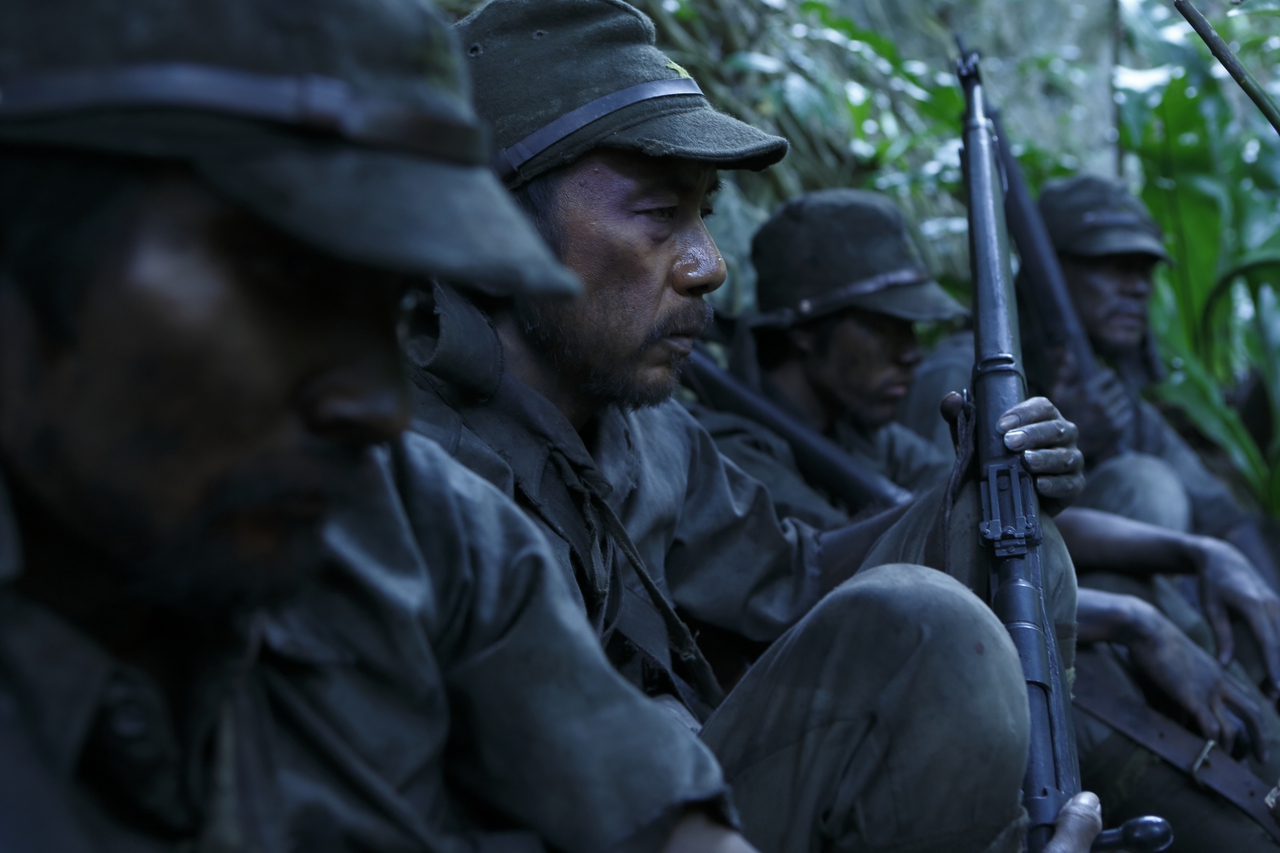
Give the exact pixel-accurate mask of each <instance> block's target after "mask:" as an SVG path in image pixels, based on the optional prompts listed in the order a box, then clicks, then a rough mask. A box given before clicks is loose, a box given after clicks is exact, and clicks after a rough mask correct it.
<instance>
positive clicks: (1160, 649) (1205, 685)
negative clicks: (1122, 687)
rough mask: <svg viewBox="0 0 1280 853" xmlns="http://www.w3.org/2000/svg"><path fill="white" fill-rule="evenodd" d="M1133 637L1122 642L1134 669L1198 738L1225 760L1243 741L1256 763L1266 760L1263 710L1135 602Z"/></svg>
mask: <svg viewBox="0 0 1280 853" xmlns="http://www.w3.org/2000/svg"><path fill="white" fill-rule="evenodd" d="M1134 613H1135V619H1134V623H1133V631H1132V634H1131V636H1130V637H1128V638H1127V640H1126V641H1125V642H1124V645H1126V646H1127V647H1128V649H1129V660H1130V661H1131V662H1132V663H1133V666H1134V668H1135V669H1136V670H1137V671H1138V672H1141V673H1142V674H1143V675H1145V676H1146V677H1147V678H1149V679H1150V680H1151V681H1152V682H1153V683H1154V684H1155V685H1156V686H1157V687H1159V688H1160V690H1161V691H1163V692H1164V694H1165V695H1166V696H1168V697H1169V698H1170V699H1173V700H1174V701H1175V702H1177V703H1178V705H1179V706H1180V707H1182V708H1183V709H1185V710H1186V711H1187V713H1189V714H1190V715H1191V717H1192V718H1193V719H1194V720H1195V722H1196V727H1197V728H1198V729H1199V730H1200V734H1202V735H1204V737H1206V738H1212V739H1213V740H1215V741H1217V742H1218V744H1219V745H1220V746H1221V747H1222V749H1223V750H1224V751H1225V752H1227V753H1228V754H1233V753H1236V740H1237V738H1239V737H1240V734H1241V732H1242V731H1243V732H1244V733H1245V734H1246V737H1245V738H1244V739H1243V740H1244V741H1245V742H1247V745H1248V746H1249V747H1250V749H1251V750H1252V751H1253V753H1254V755H1255V756H1256V757H1257V758H1258V760H1259V761H1266V760H1267V748H1266V743H1265V741H1264V739H1263V735H1262V732H1263V722H1262V709H1261V708H1259V707H1258V705H1257V703H1256V702H1254V701H1253V700H1252V699H1251V698H1250V697H1249V694H1248V693H1246V692H1245V690H1244V689H1243V688H1241V687H1240V686H1238V685H1237V684H1236V683H1235V682H1234V681H1232V680H1231V679H1230V678H1229V677H1228V676H1227V673H1226V671H1225V670H1224V669H1223V668H1222V666H1220V665H1219V664H1218V663H1217V662H1216V661H1214V659H1213V658H1212V657H1210V656H1209V654H1208V653H1207V652H1206V651H1205V650H1204V649H1202V648H1200V647H1199V646H1197V645H1196V644H1195V643H1193V642H1192V641H1191V638H1190V637H1188V636H1187V635H1186V634H1184V633H1183V632H1182V631H1181V630H1180V629H1179V628H1178V626H1176V625H1174V624H1173V623H1172V622H1170V621H1169V619H1168V618H1167V617H1166V616H1165V615H1164V614H1163V613H1161V612H1160V611H1159V610H1156V608H1154V607H1152V606H1151V605H1150V604H1147V603H1146V602H1145V601H1140V600H1135V601H1134Z"/></svg>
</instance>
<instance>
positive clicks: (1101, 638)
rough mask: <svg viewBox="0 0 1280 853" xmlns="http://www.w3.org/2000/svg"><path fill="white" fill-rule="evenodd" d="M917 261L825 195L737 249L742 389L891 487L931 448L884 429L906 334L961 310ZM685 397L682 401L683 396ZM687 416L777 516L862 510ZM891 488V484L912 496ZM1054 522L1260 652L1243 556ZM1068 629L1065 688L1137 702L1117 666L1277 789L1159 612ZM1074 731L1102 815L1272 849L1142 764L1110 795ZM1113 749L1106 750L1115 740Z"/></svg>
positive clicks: (714, 421)
mask: <svg viewBox="0 0 1280 853" xmlns="http://www.w3.org/2000/svg"><path fill="white" fill-rule="evenodd" d="M918 258H919V255H918V253H917V252H916V250H915V248H914V246H913V245H912V243H911V239H910V237H909V235H908V233H907V229H906V225H905V222H904V220H903V218H902V216H901V214H900V213H899V212H898V211H897V209H896V207H895V206H894V205H893V204H892V202H890V201H889V200H888V199H887V198H886V197H884V196H882V195H878V194H875V193H869V192H861V191H854V190H827V191H821V192H815V193H810V194H807V195H805V196H801V197H799V198H797V199H793V200H792V201H790V202H787V203H786V204H784V205H782V206H781V207H780V208H779V209H778V211H776V212H775V214H774V215H773V216H772V217H771V218H770V219H769V220H768V221H767V222H766V223H765V224H764V225H763V226H761V228H760V230H759V231H758V232H757V234H756V235H755V239H754V240H753V243H752V260H753V263H754V264H755V266H756V272H757V276H758V277H757V289H758V301H759V304H760V306H761V308H762V309H763V310H764V311H765V312H766V313H764V314H763V315H762V316H760V317H752V318H746V319H739V321H738V322H739V323H740V324H741V327H740V331H739V332H738V334H737V335H736V336H735V347H734V349H733V352H732V356H731V363H732V364H733V366H734V368H735V369H736V370H737V371H738V373H739V375H740V376H742V377H743V378H744V380H746V382H747V383H752V382H754V383H756V387H758V388H760V389H762V391H763V392H764V393H767V394H768V395H769V397H771V398H772V399H773V400H774V401H776V402H777V403H779V404H780V405H782V406H786V407H788V408H789V409H790V411H791V412H792V413H794V414H795V415H796V416H797V418H799V419H801V421H802V422H803V423H804V424H806V425H807V426H808V428H809V429H811V430H813V431H814V432H819V431H821V425H826V426H827V430H826V432H827V434H828V435H829V436H830V437H831V438H834V439H837V440H840V439H845V440H842V441H841V445H842V446H843V447H845V448H847V449H849V450H850V451H851V455H852V456H853V457H854V458H855V459H856V460H860V461H861V462H862V463H863V464H866V465H867V466H869V467H871V466H874V467H875V468H876V469H878V470H879V471H880V472H882V473H888V474H891V475H893V474H897V473H898V472H899V471H901V470H903V467H902V466H901V465H895V464H894V463H893V458H894V455H895V450H896V449H898V448H906V449H907V450H908V452H909V454H911V455H908V458H926V459H927V458H929V456H928V454H927V452H920V451H918V450H916V445H917V443H925V444H926V445H927V447H932V445H928V443H927V442H925V441H924V439H922V438H920V437H919V436H916V435H914V434H913V433H910V431H908V430H906V429H905V428H904V427H902V426H900V425H894V427H892V428H887V429H886V428H885V427H884V424H885V423H886V422H887V421H888V420H889V418H891V417H892V412H893V407H894V404H895V403H896V402H897V401H898V400H900V399H901V398H902V397H903V396H904V395H905V394H906V393H907V392H908V391H909V390H911V387H912V379H913V377H912V368H913V367H914V365H915V364H916V363H917V362H918V361H919V348H918V346H917V343H916V337H915V330H914V326H913V323H912V319H916V320H925V319H939V320H940V319H946V318H948V317H955V316H957V315H960V314H961V313H963V310H964V309H962V308H961V306H960V305H959V304H958V303H956V302H955V301H954V300H953V299H951V297H949V296H947V295H946V293H945V292H944V291H943V290H942V289H941V288H940V287H939V286H938V285H937V284H935V283H933V282H932V281H931V279H930V276H929V274H928V272H927V271H926V270H925V269H924V268H923V265H922V264H921V262H920V261H919V260H918ZM850 279H853V281H852V282H850V281H849V280H850ZM970 347H972V337H971V336H970ZM757 353H759V355H757ZM972 360H973V357H972V352H971V353H970V357H969V361H970V363H972ZM696 378H697V377H696V374H695V377H694V379H696ZM690 384H691V386H692V387H693V388H694V389H695V391H696V390H698V388H699V383H698V382H697V381H693V382H691V383H690ZM966 384H967V380H966ZM886 390H887V393H886ZM952 402H953V401H952ZM730 405H733V404H732V403H731V404H730ZM936 410H937V403H936V402H935V411H936ZM693 411H694V412H695V414H696V415H697V417H698V418H699V420H700V421H702V422H703V423H704V425H706V426H707V427H708V429H709V430H711V431H712V432H713V435H714V436H715V438H716V442H717V445H718V446H719V447H720V449H721V452H722V453H724V454H725V455H726V456H728V457H729V458H731V459H733V460H734V461H735V462H737V463H738V464H739V465H740V466H741V467H742V468H743V469H744V470H746V471H747V472H748V473H750V474H752V475H753V476H755V477H757V478H758V479H759V480H761V481H762V482H764V483H766V484H768V485H769V486H770V488H771V490H776V494H777V495H779V498H778V502H779V503H780V504H783V505H785V507H786V508H787V509H788V510H792V509H793V508H794V510H795V511H796V512H803V513H804V514H805V515H806V517H808V518H811V519H814V520H815V521H816V522H819V523H820V522H821V521H822V520H823V519H824V518H825V519H829V521H828V525H829V526H836V525H839V524H842V523H845V517H846V511H851V512H857V511H861V510H864V509H865V508H866V507H864V506H863V505H860V504H857V503H855V500H856V497H855V496H853V495H852V491H853V490H852V489H849V490H846V491H845V492H843V493H839V494H833V493H832V491H831V490H830V489H825V488H823V487H821V486H820V485H818V484H817V483H815V482H814V477H813V475H814V474H815V473H816V472H814V471H806V470H804V469H802V468H801V467H800V466H799V465H797V463H796V461H795V456H794V455H793V452H792V450H791V447H790V446H789V444H788V441H787V440H785V439H784V438H782V437H781V436H779V435H777V434H774V433H771V432H769V431H768V430H767V429H765V428H764V426H762V425H761V424H759V423H755V422H752V421H750V420H747V419H745V418H743V417H741V416H739V415H736V414H733V413H731V412H726V411H715V410H711V409H709V408H707V407H705V406H702V405H695V406H694V407H693ZM940 420H941V418H940ZM840 422H844V423H849V424H860V425H865V426H864V429H866V427H870V430H868V432H869V433H870V434H871V435H876V434H877V433H876V432H874V430H875V429H876V428H877V427H879V428H880V429H882V430H883V432H881V433H879V435H881V436H882V438H881V439H880V440H879V441H867V440H863V441H860V442H858V443H850V442H848V441H847V439H846V436H848V435H849V434H850V432H851V431H850V430H846V431H844V432H843V433H841V432H840V431H838V430H833V429H832V427H831V425H833V424H836V423H840ZM833 433H834V434H833ZM874 446H879V447H882V448H885V449H886V451H887V452H885V453H883V454H882V455H881V456H879V457H877V456H873V455H871V454H869V453H868V452H867V450H866V449H867V448H869V447H874ZM858 451H862V452H858ZM900 455H901V454H900ZM935 465H936V468H935V471H934V477H935V478H936V477H940V476H943V473H942V472H943V471H944V469H945V472H946V473H949V472H950V467H951V466H950V464H949V463H948V464H946V465H945V466H944V465H942V464H938V463H935ZM921 467H922V466H918V465H917V466H908V467H907V468H906V470H907V471H908V472H911V473H909V474H908V476H912V477H916V476H918V474H916V473H914V472H916V471H919V470H920V468H921ZM894 479H895V481H897V482H898V484H899V485H904V486H906V485H912V486H916V485H917V484H918V482H919V481H918V480H905V479H898V477H897V476H895V477H894ZM1056 521H1057V523H1058V526H1059V528H1060V529H1061V531H1062V535H1063V538H1064V540H1065V541H1066V543H1067V546H1068V548H1069V549H1070V551H1071V556H1072V559H1073V561H1074V562H1075V565H1076V567H1077V569H1078V570H1080V571H1084V572H1098V571H1109V572H1119V573H1124V574H1127V575H1129V576H1133V575H1135V574H1136V575H1137V576H1139V577H1149V576H1150V575H1152V574H1155V573H1157V572H1176V573H1185V572H1198V573H1199V574H1200V575H1201V581H1202V584H1203V588H1204V592H1205V595H1206V600H1208V601H1212V602H1213V603H1214V605H1215V607H1217V608H1220V609H1224V608H1226V607H1232V608H1236V609H1240V610H1243V611H1244V612H1245V613H1247V614H1249V615H1250V616H1255V617H1257V616H1262V617H1263V618H1262V621H1260V623H1259V625H1260V629H1261V631H1262V632H1263V634H1262V635H1263V636H1266V633H1265V632H1266V631H1267V630H1269V629H1271V627H1272V626H1271V623H1269V622H1267V621H1266V620H1265V612H1266V609H1267V606H1268V605H1269V604H1270V603H1271V602H1272V600H1273V599H1274V594H1272V593H1271V592H1270V590H1268V589H1267V588H1266V587H1265V584H1264V583H1263V582H1262V580H1261V579H1260V578H1259V577H1258V576H1257V573H1256V572H1255V571H1254V569H1253V567H1252V566H1251V565H1249V563H1248V561H1247V560H1246V559H1245V558H1244V556H1243V555H1241V554H1240V553H1239V552H1238V551H1236V550H1235V549H1234V548H1232V547H1231V546H1230V545H1227V544H1226V543H1223V542H1221V541H1219V540H1215V539H1212V538H1209V537H1195V536H1189V535H1185V534H1177V533H1173V532H1171V531H1167V530H1165V529H1163V528H1159V527H1154V526H1152V525H1147V524H1140V523H1135V522H1132V521H1130V520H1128V519H1125V518H1123V517H1119V516H1114V515H1109V514H1106V513H1101V512H1097V511H1090V510H1079V509H1075V508H1071V509H1067V510H1065V511H1063V512H1062V513H1060V514H1059V515H1058V516H1057V518H1056ZM1078 618H1079V625H1080V627H1079V630H1080V642H1081V644H1082V646H1086V647H1087V648H1086V649H1085V650H1084V652H1083V658H1082V659H1081V660H1080V661H1079V662H1078V663H1077V666H1076V669H1077V683H1080V680H1081V679H1084V680H1088V681H1092V680H1096V679H1097V678H1099V673H1098V670H1099V669H1102V670H1104V671H1105V672H1104V675H1106V676H1110V680H1109V681H1108V682H1107V689H1109V690H1112V691H1114V692H1120V693H1123V694H1124V695H1125V696H1126V697H1128V698H1129V699H1132V700H1136V701H1137V702H1139V703H1143V704H1145V700H1144V699H1143V694H1142V692H1141V691H1140V690H1139V689H1138V688H1137V686H1136V684H1135V682H1134V680H1133V677H1132V676H1129V675H1121V673H1123V672H1124V671H1127V670H1129V669H1130V668H1131V669H1132V670H1133V671H1134V672H1135V673H1136V674H1137V675H1138V677H1139V678H1140V679H1141V680H1142V681H1143V682H1144V683H1146V684H1148V685H1150V686H1154V687H1155V688H1156V689H1157V690H1158V692H1159V693H1160V694H1161V695H1162V700H1161V702H1160V706H1161V707H1168V708H1170V709H1171V710H1172V712H1173V713H1175V714H1179V715H1182V716H1185V717H1186V718H1187V720H1188V721H1189V725H1191V726H1192V727H1193V728H1196V729H1198V730H1199V731H1200V732H1201V733H1202V734H1203V735H1204V737H1206V738H1212V739H1214V740H1215V741H1216V742H1217V743H1218V744H1221V745H1223V746H1224V748H1225V750H1226V751H1227V752H1228V753H1230V752H1232V751H1233V747H1238V749H1237V755H1243V754H1244V753H1245V752H1247V751H1249V747H1252V752H1253V756H1252V758H1253V762H1254V763H1253V769H1254V770H1255V771H1256V772H1257V773H1258V774H1259V776H1261V777H1262V778H1264V779H1268V780H1270V779H1271V777H1273V776H1275V775H1277V774H1280V761H1275V760H1272V761H1269V762H1264V761H1263V760H1262V759H1263V758H1264V756H1266V754H1267V751H1268V750H1267V747H1268V746H1280V717H1277V715H1276V714H1275V712H1274V710H1273V709H1272V708H1270V707H1268V703H1267V702H1266V700H1265V698H1264V697H1262V696H1261V695H1260V694H1258V693H1257V691H1256V690H1250V689H1249V688H1248V687H1247V685H1246V684H1244V683H1240V682H1238V681H1235V680H1233V679H1232V678H1231V677H1229V676H1228V675H1227V673H1226V672H1225V671H1224V670H1223V668H1222V666H1221V665H1220V664H1219V663H1217V662H1216V661H1214V660H1213V659H1212V658H1211V657H1210V656H1209V655H1208V654H1207V653H1206V652H1205V651H1204V650H1202V649H1201V648H1199V647H1198V646H1196V645H1195V644H1194V643H1193V642H1192V641H1191V640H1190V639H1189V638H1188V637H1187V636H1186V634H1184V633H1183V632H1182V631H1181V630H1180V629H1179V628H1178V627H1177V626H1176V625H1175V624H1174V623H1173V622H1172V621H1171V620H1170V619H1169V618H1168V617H1166V616H1164V615H1163V614H1162V613H1161V612H1160V611H1159V610H1158V609H1156V608H1155V607H1153V606H1152V605H1150V604H1148V603H1147V602H1145V601H1143V600H1142V599H1140V598H1136V597H1133V596H1128V595H1116V594H1111V593H1106V592H1102V591H1099V590H1082V591H1081V592H1080V597H1079V608H1078ZM1227 636H1228V637H1229V636H1230V635H1229V634H1228V635H1227ZM1099 643H1112V644H1116V645H1118V646H1121V647H1124V648H1125V650H1126V653H1127V656H1128V660H1127V661H1126V662H1119V661H1117V660H1107V661H1105V662H1104V661H1099V660H1098V656H1099V655H1107V652H1106V651H1100V650H1099V649H1098V648H1095V645H1096V644H1099ZM1103 648H1105V647H1103ZM1076 724H1077V730H1078V732H1079V739H1080V744H1081V748H1082V755H1081V758H1082V762H1083V764H1084V770H1085V784H1086V787H1090V789H1092V790H1098V789H1106V790H1108V792H1109V793H1111V795H1112V796H1111V799H1109V800H1104V802H1105V804H1106V808H1107V813H1108V816H1109V817H1110V816H1112V815H1115V816H1117V817H1122V818H1127V817H1131V816H1135V815H1137V814H1144V813H1155V814H1161V815H1166V816H1168V817H1169V819H1170V820H1171V822H1172V823H1173V826H1174V830H1175V836H1176V837H1177V838H1178V844H1179V849H1183V850H1206V851H1207V850H1214V849H1219V845H1227V846H1229V847H1230V849H1232V850H1237V849H1238V850H1270V849H1275V846H1276V844H1275V842H1274V841H1273V840H1272V839H1271V838H1269V837H1267V835H1266V834H1265V833H1263V832H1261V831H1260V830H1259V828H1258V826H1257V824H1256V823H1254V822H1253V821H1252V820H1251V819H1250V818H1248V817H1247V816H1246V815H1245V814H1244V813H1242V812H1241V811H1240V810H1238V809H1236V808H1234V807H1232V806H1231V805H1229V804H1227V803H1225V802H1222V801H1221V800H1220V798H1219V796H1218V794H1216V793H1214V792H1212V791H1202V790H1200V789H1199V788H1197V787H1195V786H1194V785H1192V784H1190V780H1187V779H1185V777H1177V776H1176V774H1173V775H1174V777H1175V778H1174V779H1172V780H1171V779H1169V778H1167V777H1168V776H1170V775H1171V774H1170V773H1169V772H1168V771H1166V770H1164V769H1163V768H1162V767H1160V766H1156V767H1151V766H1143V767H1142V768H1141V772H1145V773H1146V776H1144V777H1143V783H1142V784H1141V785H1133V784H1130V781H1129V780H1127V779H1126V780H1125V781H1124V782H1123V789H1117V788H1116V787H1115V785H1113V784H1112V782H1113V781H1114V780H1113V779H1111V778H1109V776H1111V775H1114V774H1119V773H1122V772H1123V770H1124V768H1123V767H1121V766H1117V765H1115V763H1114V762H1113V761H1112V759H1113V758H1114V755H1113V754H1114V753H1115V748H1114V747H1115V741H1113V742H1112V743H1110V744H1107V745H1106V746H1105V747H1103V742H1104V741H1105V740H1106V738H1107V737H1108V736H1111V735H1113V734H1114V732H1113V731H1112V730H1111V729H1109V728H1107V727H1106V726H1105V725H1101V724H1100V723H1098V722H1097V721H1096V720H1093V719H1092V718H1090V717H1088V716H1087V715H1086V714H1077V715H1076ZM1238 736H1239V738H1238ZM1116 740H1123V738H1120V736H1118V735H1117V736H1116ZM1237 740H1238V742H1237ZM1143 755H1145V756H1150V753H1145V752H1144V753H1143ZM1149 763H1150V762H1148V765H1149ZM1122 764H1123V762H1122ZM1241 772H1242V773H1246V772H1247V771H1241ZM1155 786H1160V789H1161V790H1162V791H1163V796H1161V797H1151V796H1137V797H1135V796H1133V794H1132V791H1131V789H1133V790H1144V789H1145V790H1149V789H1151V788H1153V787H1155ZM1257 787H1259V788H1260V789H1261V788H1262V787H1263V786H1261V785H1257ZM1264 816H1265V815H1264ZM1267 820H1270V818H1269V817H1267Z"/></svg>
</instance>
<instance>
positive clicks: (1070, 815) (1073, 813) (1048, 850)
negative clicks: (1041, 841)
mask: <svg viewBox="0 0 1280 853" xmlns="http://www.w3.org/2000/svg"><path fill="white" fill-rule="evenodd" d="M1054 827H1055V829H1054V833H1053V840H1052V841H1050V842H1049V843H1048V844H1047V845H1046V846H1045V848H1044V853H1088V850H1089V848H1090V847H1091V846H1093V840H1094V839H1095V838H1097V837H1098V833H1099V832H1102V802H1101V801H1100V800H1099V799H1098V797H1097V795H1096V794H1092V793H1090V792H1089V791H1081V792H1080V793H1079V794H1076V795H1075V796H1074V797H1072V798H1071V799H1069V800H1067V803H1066V805H1064V806H1063V807H1062V810H1061V811H1059V812H1058V819H1057V820H1055V821H1054Z"/></svg>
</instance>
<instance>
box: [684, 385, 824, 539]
mask: <svg viewBox="0 0 1280 853" xmlns="http://www.w3.org/2000/svg"><path fill="white" fill-rule="evenodd" d="M690 411H691V413H692V414H693V416H694V418H696V419H697V421H698V423H700V424H702V426H703V427H704V428H705V429H706V430H707V432H709V433H710V434H711V438H712V439H713V440H714V441H715V443H716V449H718V450H719V451H720V453H721V454H722V455H724V456H725V457H726V458H728V459H730V460H732V461H733V462H734V464H736V465H737V466H738V467H739V468H741V469H742V470H743V471H745V472H746V473H747V474H749V475H751V476H752V477H754V478H755V479H757V480H759V481H760V482H761V483H763V484H764V486H765V488H766V489H768V490H769V494H770V496H771V497H772V498H773V505H774V509H775V510H776V511H777V514H778V516H779V517H781V518H797V519H800V520H801V521H804V522H805V523H807V524H810V525H812V526H813V527H817V528H821V529H823V530H825V529H827V528H830V527H839V526H840V525H842V524H848V523H849V516H848V515H847V514H846V513H845V512H843V511H842V510H840V509H838V508H836V507H835V506H834V505H832V503H831V502H830V501H829V500H828V499H827V497H826V496H825V495H823V494H822V493H821V492H819V491H817V490H816V489H814V488H813V487H812V486H810V485H809V484H808V483H807V482H806V481H805V479H804V477H803V476H802V475H801V474H800V470H799V468H798V467H797V465H796V462H795V457H794V456H793V455H792V453H791V448H790V447H789V446H788V445H787V443H786V441H785V440H783V439H782V438H780V437H778V436H777V435H774V434H773V433H771V432H769V431H768V430H766V429H765V428H764V427H762V426H760V425H759V424H757V423H756V422H755V421H751V420H748V419H746V418H743V417H739V416H737V415H732V414H728V413H726V412H716V411H713V410H711V409H708V408H706V407H704V406H697V407H695V408H692V409H690Z"/></svg>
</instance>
